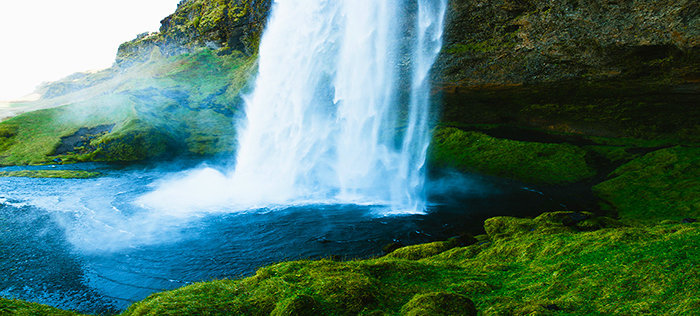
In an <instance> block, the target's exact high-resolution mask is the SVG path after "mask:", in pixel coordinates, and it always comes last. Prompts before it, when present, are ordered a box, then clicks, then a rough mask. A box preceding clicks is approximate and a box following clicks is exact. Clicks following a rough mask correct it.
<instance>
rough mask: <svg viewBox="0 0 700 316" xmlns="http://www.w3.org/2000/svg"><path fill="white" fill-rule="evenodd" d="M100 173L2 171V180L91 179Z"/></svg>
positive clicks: (81, 171) (77, 171)
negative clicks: (10, 178) (7, 178)
mask: <svg viewBox="0 0 700 316" xmlns="http://www.w3.org/2000/svg"><path fill="white" fill-rule="evenodd" d="M101 175H102V174H101V173H99V172H90V171H83V170H20V171H0V178H6V177H25V178H62V179H89V178H96V177H99V176H101Z"/></svg>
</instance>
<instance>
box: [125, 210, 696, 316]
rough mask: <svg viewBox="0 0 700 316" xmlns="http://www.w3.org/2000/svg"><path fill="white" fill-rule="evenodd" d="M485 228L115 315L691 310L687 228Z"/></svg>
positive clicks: (692, 231)
mask: <svg viewBox="0 0 700 316" xmlns="http://www.w3.org/2000/svg"><path fill="white" fill-rule="evenodd" d="M496 223H498V224H497V225H496ZM486 225H487V226H486V228H487V231H489V234H491V236H490V237H491V240H490V241H486V242H481V243H479V244H475V245H471V246H467V247H450V246H445V243H451V242H443V243H432V244H427V245H417V246H409V247H405V248H401V249H399V250H397V251H396V253H399V252H401V253H404V254H408V253H413V252H416V253H419V255H415V256H405V255H401V256H397V255H393V253H392V255H388V256H385V257H381V258H376V259H369V260H357V261H348V262H336V261H331V260H320V261H295V262H284V263H280V264H276V265H272V266H269V267H265V268H262V269H260V270H258V272H257V273H256V274H255V275H254V276H252V277H249V278H245V279H241V280H219V281H213V282H207V283H198V284H194V285H191V286H188V287H184V288H181V289H177V290H174V291H168V292H163V293H157V294H153V295H151V296H150V297H149V298H147V299H145V300H143V301H141V302H138V303H135V304H134V305H133V306H131V307H130V308H129V309H128V310H127V311H126V312H125V313H124V314H125V315H175V314H183V313H184V314H232V313H233V314H236V313H240V314H249V315H267V314H270V313H271V312H273V311H274V313H275V314H276V315H280V314H281V315H284V314H288V315H291V314H293V312H292V310H300V311H306V312H309V311H314V312H315V313H316V314H334V315H355V314H361V315H382V314H388V315H397V314H413V315H426V314H433V312H434V311H436V310H442V311H443V312H445V314H452V315H456V314H461V313H464V312H465V311H469V310H470V309H471V308H470V307H469V306H470V302H471V301H473V302H474V303H475V304H476V308H477V309H478V310H479V311H481V312H483V313H484V314H488V315H491V314H517V315H522V314H530V313H533V312H534V313H538V314H539V313H542V314H570V313H575V314H665V313H679V314H693V313H697V312H700V300H698V298H697V296H696V295H695V294H696V293H697V292H698V291H700V284H698V283H697V282H696V280H697V279H698V277H700V275H699V274H700V271H698V269H697V265H698V264H700V251H699V250H700V249H698V247H700V238H699V237H700V230H699V228H700V226H699V224H697V223H693V224H668V225H657V226H654V227H622V226H620V224H619V223H617V222H616V221H614V220H611V219H606V218H596V217H594V216H593V215H592V214H584V213H570V212H559V213H546V214H544V215H542V216H540V217H538V218H535V219H515V218H509V217H500V218H494V219H491V220H489V221H487V224H486ZM496 227H499V228H496ZM523 227H527V228H523ZM606 227H617V228H606ZM516 231H517V232H518V233H517V234H512V233H506V232H516ZM429 248H433V250H429ZM428 253H430V254H428ZM424 255H428V256H427V257H426V256H424ZM407 257H412V258H413V259H407ZM659 271H663V273H659ZM445 306H451V308H454V309H455V310H459V313H449V309H445V308H444V307H445Z"/></svg>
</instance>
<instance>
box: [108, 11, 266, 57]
mask: <svg viewBox="0 0 700 316" xmlns="http://www.w3.org/2000/svg"><path fill="white" fill-rule="evenodd" d="M271 3H272V2H271V1H270V0H217V1H210V0H187V1H181V2H180V4H179V5H178V7H177V10H176V11H175V13H173V14H171V15H169V16H168V17H166V18H165V19H163V20H162V21H161V27H160V31H159V32H157V33H143V34H140V35H139V36H138V37H137V38H136V39H134V40H132V41H129V42H126V43H123V44H122V45H121V46H119V50H118V52H117V60H116V61H117V65H119V66H121V67H125V66H130V65H133V64H137V63H139V62H143V61H145V60H147V59H148V58H150V56H151V55H152V54H153V51H154V50H155V51H157V52H158V54H162V55H164V56H176V55H180V54H183V53H188V52H193V51H194V50H196V49H198V48H203V47H206V48H209V49H213V50H216V51H217V53H218V54H220V55H226V54H231V53H232V52H233V51H239V52H244V53H246V54H248V55H254V54H255V53H256V52H257V50H258V44H259V41H260V36H261V34H262V30H263V28H264V26H265V22H266V21H267V16H268V13H269V11H270V6H271Z"/></svg>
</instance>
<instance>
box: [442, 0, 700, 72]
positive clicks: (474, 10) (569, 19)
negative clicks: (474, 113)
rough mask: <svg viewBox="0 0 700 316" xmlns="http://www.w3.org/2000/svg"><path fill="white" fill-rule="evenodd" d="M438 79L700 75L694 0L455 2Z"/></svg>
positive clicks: (699, 18)
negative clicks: (440, 74)
mask: <svg viewBox="0 0 700 316" xmlns="http://www.w3.org/2000/svg"><path fill="white" fill-rule="evenodd" d="M445 37H446V42H445V49H444V53H443V55H442V57H441V59H440V61H439V65H438V68H439V69H440V70H442V71H443V73H442V76H441V77H440V78H439V79H438V80H440V79H442V81H445V82H450V83H459V84H460V85H481V84H488V83H490V84H521V83H539V82H551V81H557V80H563V79H571V78H577V79H580V78H586V79H605V78H617V77H642V76H659V75H661V76H662V77H667V78H673V79H685V80H696V79H698V78H699V77H700V71H699V69H700V68H699V67H698V64H700V57H699V56H700V50H699V49H698V45H699V44H700V6H698V4H697V2H696V1H693V0H680V1H676V0H643V1H603V0H564V1H554V0H486V1H475V0H451V1H450V8H449V12H448V23H447V26H446V34H445Z"/></svg>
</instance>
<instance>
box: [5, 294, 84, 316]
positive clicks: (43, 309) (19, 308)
mask: <svg viewBox="0 0 700 316" xmlns="http://www.w3.org/2000/svg"><path fill="white" fill-rule="evenodd" d="M0 314H2V315H18V316H35V315H56V316H73V315H78V314H76V313H73V312H69V311H64V310H60V309H57V308H53V307H51V306H46V305H41V304H36V303H28V302H24V301H19V300H8V299H5V298H1V297H0Z"/></svg>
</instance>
